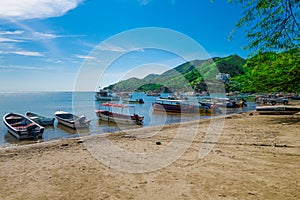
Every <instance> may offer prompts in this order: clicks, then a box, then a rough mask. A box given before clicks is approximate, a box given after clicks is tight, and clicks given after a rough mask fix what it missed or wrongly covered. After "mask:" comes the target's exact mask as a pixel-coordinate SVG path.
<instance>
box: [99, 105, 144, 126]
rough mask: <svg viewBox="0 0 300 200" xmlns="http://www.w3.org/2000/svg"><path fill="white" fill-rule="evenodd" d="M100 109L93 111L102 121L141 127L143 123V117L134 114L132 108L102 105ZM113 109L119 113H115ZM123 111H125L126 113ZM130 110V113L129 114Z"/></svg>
mask: <svg viewBox="0 0 300 200" xmlns="http://www.w3.org/2000/svg"><path fill="white" fill-rule="evenodd" d="M101 107H103V109H100V110H95V113H96V115H97V117H98V118H99V119H100V120H102V121H107V122H112V123H121V124H128V125H141V124H142V123H143V120H144V117H143V116H139V115H137V114H136V113H135V109H134V106H128V105H123V104H114V103H103V104H102V105H101ZM113 109H114V110H113ZM115 109H118V110H119V112H117V111H116V110H115ZM124 109H126V113H125V111H124ZM130 110H131V112H132V113H131V114H130Z"/></svg>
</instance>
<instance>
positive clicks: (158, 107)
mask: <svg viewBox="0 0 300 200" xmlns="http://www.w3.org/2000/svg"><path fill="white" fill-rule="evenodd" d="M152 107H153V109H154V110H155V111H162V112H171V113H196V112H197V108H196V107H195V106H193V105H191V104H189V103H188V101H186V100H173V99H164V98H158V99H156V100H155V102H153V103H152Z"/></svg>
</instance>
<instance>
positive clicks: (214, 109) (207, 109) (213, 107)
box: [196, 101, 222, 114]
mask: <svg viewBox="0 0 300 200" xmlns="http://www.w3.org/2000/svg"><path fill="white" fill-rule="evenodd" d="M198 103H199V105H198V106H196V109H197V110H198V111H199V112H200V113H207V114H221V113H222V110H221V109H220V108H219V106H218V104H217V103H206V102H201V101H199V102H198Z"/></svg>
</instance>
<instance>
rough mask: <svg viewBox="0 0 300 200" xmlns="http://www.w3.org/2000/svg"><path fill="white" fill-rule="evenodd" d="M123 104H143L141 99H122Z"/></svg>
mask: <svg viewBox="0 0 300 200" xmlns="http://www.w3.org/2000/svg"><path fill="white" fill-rule="evenodd" d="M123 102H127V103H140V104H143V103H145V102H144V100H143V99H124V100H123Z"/></svg>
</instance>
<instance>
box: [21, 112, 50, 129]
mask: <svg viewBox="0 0 300 200" xmlns="http://www.w3.org/2000/svg"><path fill="white" fill-rule="evenodd" d="M25 116H26V117H28V118H30V119H31V120H32V121H34V122H36V123H38V124H39V125H41V126H53V124H54V120H55V118H54V117H45V116H42V115H39V114H36V113H33V112H29V111H27V112H26V113H25Z"/></svg>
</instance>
